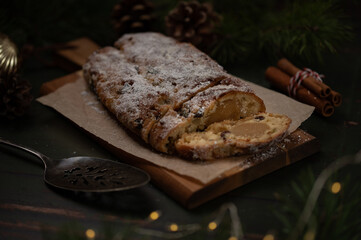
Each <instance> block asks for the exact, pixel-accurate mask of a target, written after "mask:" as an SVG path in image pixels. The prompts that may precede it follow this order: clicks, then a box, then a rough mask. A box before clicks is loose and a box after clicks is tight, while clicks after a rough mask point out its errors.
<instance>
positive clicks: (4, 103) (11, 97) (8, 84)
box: [0, 74, 33, 119]
mask: <svg viewBox="0 0 361 240" xmlns="http://www.w3.org/2000/svg"><path fill="white" fill-rule="evenodd" d="M30 89H31V86H30V83H29V82H28V81H27V80H25V79H21V78H19V77H18V75H15V74H14V75H12V76H9V77H7V78H5V77H0V116H5V117H7V118H9V119H14V118H16V117H20V116H22V115H23V114H24V113H25V111H26V110H27V109H28V107H29V106H30V103H31V101H32V99H33V97H32V95H31V94H30Z"/></svg>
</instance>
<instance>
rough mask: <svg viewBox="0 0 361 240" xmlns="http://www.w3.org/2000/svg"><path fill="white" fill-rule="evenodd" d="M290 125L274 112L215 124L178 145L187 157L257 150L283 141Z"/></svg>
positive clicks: (208, 157) (191, 134)
mask: <svg viewBox="0 0 361 240" xmlns="http://www.w3.org/2000/svg"><path fill="white" fill-rule="evenodd" d="M290 124H291V119H290V118H288V117H287V116H285V115H279V114H272V113H259V114H256V115H254V116H249V117H246V118H244V119H241V120H236V121H235V120H225V121H222V122H216V123H213V124H211V125H210V126H209V127H208V128H207V129H206V130H205V131H204V132H193V133H185V134H183V135H182V136H181V138H179V139H178V140H177V141H176V142H175V148H176V151H177V152H178V154H179V155H180V156H182V157H184V158H188V159H200V160H211V159H217V158H225V157H230V156H237V155H242V154H247V153H253V152H257V151H259V150H261V149H262V148H264V147H266V146H271V145H272V144H275V143H277V142H279V141H280V140H281V139H282V138H283V137H285V136H286V134H287V129H288V128H289V125H290Z"/></svg>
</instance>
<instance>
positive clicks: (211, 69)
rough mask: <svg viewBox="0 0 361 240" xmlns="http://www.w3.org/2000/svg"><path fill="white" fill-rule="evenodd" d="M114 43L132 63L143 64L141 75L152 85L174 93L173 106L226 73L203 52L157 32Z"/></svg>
mask: <svg viewBox="0 0 361 240" xmlns="http://www.w3.org/2000/svg"><path fill="white" fill-rule="evenodd" d="M115 46H116V47H118V48H120V49H121V51H122V52H123V53H124V55H125V56H126V57H127V59H128V60H129V61H131V62H132V63H134V64H139V65H141V66H146V67H145V68H143V69H141V71H143V72H142V74H143V75H145V77H146V78H147V79H148V80H149V81H152V83H153V84H154V85H157V86H160V87H162V88H166V89H168V91H169V92H173V94H174V99H175V101H174V104H175V106H179V105H180V104H181V103H183V102H184V101H186V100H187V99H189V98H190V97H191V96H193V95H194V94H195V93H197V92H198V91H200V90H202V89H205V88H207V87H208V86H209V85H210V84H211V83H212V82H214V81H215V80H216V79H219V78H225V76H227V74H226V73H225V72H224V71H223V68H222V67H221V66H220V65H219V64H217V63H216V62H215V61H213V60H212V59H211V58H210V57H208V56H207V55H206V54H205V53H203V52H201V51H199V50H197V49H196V48H195V47H193V46H192V45H190V44H187V43H178V42H177V41H176V40H174V39H172V38H169V37H165V36H163V35H161V34H159V33H138V34H126V35H124V36H123V37H122V38H120V39H119V40H118V41H117V42H116V43H115Z"/></svg>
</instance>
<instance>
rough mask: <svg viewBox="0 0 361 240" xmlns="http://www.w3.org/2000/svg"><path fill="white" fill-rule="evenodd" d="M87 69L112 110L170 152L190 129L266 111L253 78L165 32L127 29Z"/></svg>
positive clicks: (92, 58) (95, 55)
mask: <svg viewBox="0 0 361 240" xmlns="http://www.w3.org/2000/svg"><path fill="white" fill-rule="evenodd" d="M83 72H84V78H85V79H86V80H87V81H88V82H89V84H90V86H91V87H92V89H93V90H94V92H95V93H96V94H97V96H98V97H99V100H100V101H101V102H102V103H103V104H104V105H105V106H106V107H107V108H108V110H109V111H110V112H111V113H113V114H114V116H115V117H116V118H117V119H118V120H119V121H120V122H121V123H122V124H123V125H124V126H125V127H126V128H128V129H130V130H131V131H132V132H134V133H135V134H137V135H138V136H140V137H141V138H142V139H143V140H144V141H145V142H147V143H149V144H150V145H151V146H152V147H153V148H155V149H156V150H158V151H160V152H164V153H173V152H175V151H176V149H175V142H176V141H177V140H178V139H179V138H181V137H182V136H183V135H184V134H186V133H192V132H195V131H202V130H204V129H206V128H207V127H208V126H209V125H211V124H212V123H216V122H221V121H223V120H233V121H237V120H239V119H240V118H245V117H247V116H252V115H255V114H258V113H260V112H264V111H265V105H264V103H263V101H262V100H261V99H260V98H259V97H258V96H256V95H255V94H254V92H253V91H252V89H250V88H249V86H248V85H247V83H245V82H244V81H242V80H241V79H239V78H236V77H234V76H231V75H230V74H228V73H227V72H226V71H224V70H223V68H222V67H221V66H220V65H219V64H217V63H216V62H215V61H213V60H212V59H211V58H210V57H209V56H207V55H206V54H204V53H203V52H201V51H199V50H198V49H196V48H195V47H194V46H192V45H191V44H188V43H180V42H177V41H176V40H174V39H172V38H169V37H166V36H164V35H162V34H159V33H135V34H126V35H124V36H123V37H121V38H120V39H119V40H118V41H116V43H115V45H114V47H105V48H102V49H100V50H98V51H96V52H94V53H93V54H92V55H91V56H90V57H89V59H88V61H87V63H86V64H85V65H84V66H83ZM178 146H179V145H178ZM177 151H178V152H179V151H180V150H178V149H177Z"/></svg>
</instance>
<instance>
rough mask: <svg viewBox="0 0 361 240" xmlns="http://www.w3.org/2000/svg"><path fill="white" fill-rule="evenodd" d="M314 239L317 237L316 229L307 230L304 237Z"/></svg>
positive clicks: (306, 239) (307, 239)
mask: <svg viewBox="0 0 361 240" xmlns="http://www.w3.org/2000/svg"><path fill="white" fill-rule="evenodd" d="M314 239H315V232H314V231H308V232H306V234H305V236H304V237H303V240H314Z"/></svg>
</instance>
